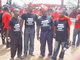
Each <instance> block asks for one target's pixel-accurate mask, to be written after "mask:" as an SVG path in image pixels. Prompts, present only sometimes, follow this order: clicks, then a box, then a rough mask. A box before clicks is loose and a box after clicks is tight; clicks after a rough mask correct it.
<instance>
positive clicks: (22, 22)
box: [20, 14, 26, 32]
mask: <svg viewBox="0 0 80 60" xmlns="http://www.w3.org/2000/svg"><path fill="white" fill-rule="evenodd" d="M25 16H26V15H25V14H23V15H22V16H21V20H20V30H21V32H22V27H23V24H24V22H25V20H26V17H25Z"/></svg>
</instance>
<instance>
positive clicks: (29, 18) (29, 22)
mask: <svg viewBox="0 0 80 60" xmlns="http://www.w3.org/2000/svg"><path fill="white" fill-rule="evenodd" d="M21 18H22V19H23V20H25V28H27V27H30V28H34V27H35V21H37V19H38V17H37V15H36V14H35V13H24V14H23V15H22V16H21Z"/></svg>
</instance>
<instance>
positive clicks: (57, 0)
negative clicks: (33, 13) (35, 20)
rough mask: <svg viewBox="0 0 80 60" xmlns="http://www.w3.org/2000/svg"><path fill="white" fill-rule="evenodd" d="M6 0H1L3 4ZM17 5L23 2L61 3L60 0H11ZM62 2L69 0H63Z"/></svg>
mask: <svg viewBox="0 0 80 60" xmlns="http://www.w3.org/2000/svg"><path fill="white" fill-rule="evenodd" d="M6 1H7V0H2V2H3V4H6ZM12 1H13V2H15V3H16V4H18V5H23V4H24V3H26V4H28V3H29V2H33V3H49V4H61V0H12ZM64 1H65V2H64V4H65V3H66V2H67V1H69V0H64Z"/></svg>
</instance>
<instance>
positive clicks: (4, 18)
mask: <svg viewBox="0 0 80 60" xmlns="http://www.w3.org/2000/svg"><path fill="white" fill-rule="evenodd" d="M3 11H4V13H3V15H2V22H3V24H4V26H3V30H4V33H5V38H6V42H7V43H6V47H7V48H8V47H9V44H10V43H9V39H8V35H9V28H10V27H9V21H10V19H11V15H10V13H9V9H8V8H7V7H4V9H3Z"/></svg>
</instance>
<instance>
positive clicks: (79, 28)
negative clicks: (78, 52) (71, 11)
mask: <svg viewBox="0 0 80 60" xmlns="http://www.w3.org/2000/svg"><path fill="white" fill-rule="evenodd" d="M77 13H78V15H77V16H76V22H75V27H74V32H73V42H72V45H73V46H79V45H80V9H78V10H77ZM77 35H78V39H77V43H76V44H75V42H76V36H77Z"/></svg>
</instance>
